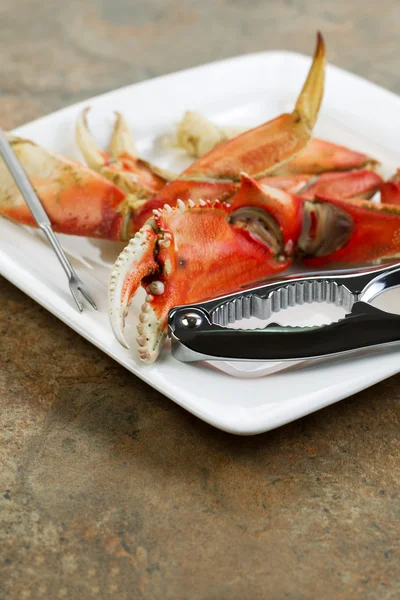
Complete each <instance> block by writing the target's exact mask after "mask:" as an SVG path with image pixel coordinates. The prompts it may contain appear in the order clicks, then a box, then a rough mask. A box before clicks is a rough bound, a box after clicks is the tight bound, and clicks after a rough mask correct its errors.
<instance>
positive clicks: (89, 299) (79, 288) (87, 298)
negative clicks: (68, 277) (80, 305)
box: [78, 281, 97, 310]
mask: <svg viewBox="0 0 400 600" xmlns="http://www.w3.org/2000/svg"><path fill="white" fill-rule="evenodd" d="M78 290H79V291H80V293H81V294H82V296H83V297H84V298H85V299H86V300H87V301H88V302H89V304H90V306H92V307H93V308H94V310H97V306H96V304H95V303H94V301H93V300H92V298H91V297H90V296H89V294H88V293H87V291H86V290H85V286H84V285H83V283H82V282H81V281H79V283H78Z"/></svg>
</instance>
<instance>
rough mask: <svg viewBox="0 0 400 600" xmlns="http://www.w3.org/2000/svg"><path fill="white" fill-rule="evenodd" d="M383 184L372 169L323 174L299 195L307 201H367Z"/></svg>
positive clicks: (310, 182)
mask: <svg viewBox="0 0 400 600" xmlns="http://www.w3.org/2000/svg"><path fill="white" fill-rule="evenodd" d="M382 183H383V180H382V177H381V176H380V175H379V174H378V173H375V171H371V170H370V169H359V170H352V171H344V172H339V173H337V172H334V173H323V174H322V175H320V176H319V177H318V178H317V179H316V181H314V182H313V181H312V180H310V181H309V185H308V187H307V186H306V189H305V191H300V192H299V193H300V195H301V196H302V197H303V198H306V199H307V200H312V199H313V198H314V197H316V196H329V197H331V198H344V199H345V198H366V199H367V198H371V197H372V196H373V195H374V194H375V192H377V191H378V190H379V189H380V187H381V185H382ZM272 185H273V184H272Z"/></svg>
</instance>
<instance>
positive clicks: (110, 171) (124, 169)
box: [75, 108, 175, 205]
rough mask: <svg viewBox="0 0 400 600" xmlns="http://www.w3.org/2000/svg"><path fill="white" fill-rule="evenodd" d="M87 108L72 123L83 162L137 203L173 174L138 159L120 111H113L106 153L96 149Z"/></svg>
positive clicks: (150, 194) (157, 190)
mask: <svg viewBox="0 0 400 600" xmlns="http://www.w3.org/2000/svg"><path fill="white" fill-rule="evenodd" d="M88 112H89V108H86V109H85V110H84V111H83V112H82V113H81V114H80V115H79V118H78V120H77V124H76V131H75V133H76V141H77V144H78V146H79V148H80V150H81V152H82V155H83V157H84V159H85V161H86V163H87V165H88V166H89V167H90V168H91V169H93V170H94V171H97V172H98V173H100V174H101V175H103V177H105V178H106V179H108V180H109V181H111V182H113V183H114V184H115V185H117V186H118V187H120V188H121V189H122V190H123V191H124V192H125V193H126V194H131V195H132V196H133V197H134V198H136V199H137V201H138V203H139V205H140V202H141V201H142V202H143V201H145V200H146V199H147V198H151V197H152V196H154V194H156V193H158V192H159V191H161V190H162V189H163V187H164V186H165V185H166V183H167V182H168V181H171V180H172V179H174V178H175V175H174V174H172V173H169V172H168V171H165V170H162V169H160V168H159V167H156V166H155V165H152V164H151V163H149V162H147V161H145V160H143V159H141V158H139V156H138V154H137V151H136V148H135V144H134V141H133V137H132V133H131V131H130V129H129V127H128V124H127V122H126V121H125V119H124V117H123V116H122V115H121V113H119V112H116V113H115V114H116V119H115V125H114V130H113V133H112V136H111V140H110V147H109V153H107V152H104V151H103V150H100V149H99V148H98V147H97V145H96V142H95V140H94V139H93V137H92V135H91V133H90V131H89V128H88V123H87V115H88Z"/></svg>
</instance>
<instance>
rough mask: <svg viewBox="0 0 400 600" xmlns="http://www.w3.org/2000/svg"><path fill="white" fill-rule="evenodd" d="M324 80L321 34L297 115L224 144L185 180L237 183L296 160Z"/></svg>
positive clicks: (308, 136) (308, 132)
mask: <svg viewBox="0 0 400 600" xmlns="http://www.w3.org/2000/svg"><path fill="white" fill-rule="evenodd" d="M324 76H325V46H324V42H323V39H322V36H321V34H318V36H317V46H316V50H315V54H314V59H313V62H312V65H311V68H310V71H309V73H308V76H307V79H306V81H305V83H304V86H303V89H302V90H301V92H300V95H299V97H298V100H297V102H296V106H295V109H294V111H293V112H292V113H290V114H282V115H280V116H279V117H277V118H276V119H273V120H272V121H269V122H268V123H265V124H263V125H260V126H259V127H255V128H254V129H250V130H249V131H246V132H245V133H242V134H241V135H238V136H237V137H235V138H232V139H230V140H227V141H225V142H223V143H222V144H220V145H218V146H217V147H216V148H214V149H213V150H211V151H210V152H208V153H207V154H204V155H203V156H202V157H200V158H199V159H198V160H196V161H195V162H194V163H193V164H192V165H191V166H190V167H189V168H188V169H186V171H185V172H184V173H183V177H184V178H186V179H200V180H201V179H228V180H231V181H238V180H239V178H240V173H241V171H245V172H246V173H248V174H249V175H250V176H255V175H258V176H262V175H266V174H268V173H270V172H272V171H273V170H275V169H276V168H277V167H278V166H280V165H282V164H283V163H285V162H286V161H288V160H290V159H291V158H293V156H294V155H295V154H297V153H298V152H300V151H301V150H302V149H303V148H304V147H305V146H306V145H307V144H308V142H309V141H310V139H311V134H312V129H313V127H314V124H315V121H316V119H317V116H318V112H319V108H320V104H321V100H322V96H323V89H324ZM303 172H307V171H303Z"/></svg>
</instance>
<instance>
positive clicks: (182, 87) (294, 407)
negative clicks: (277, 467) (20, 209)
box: [0, 52, 400, 435]
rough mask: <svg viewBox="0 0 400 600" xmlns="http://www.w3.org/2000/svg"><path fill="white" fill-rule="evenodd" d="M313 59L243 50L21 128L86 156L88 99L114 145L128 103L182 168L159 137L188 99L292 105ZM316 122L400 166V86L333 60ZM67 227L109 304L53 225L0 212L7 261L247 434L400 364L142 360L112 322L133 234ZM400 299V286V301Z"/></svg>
mask: <svg viewBox="0 0 400 600" xmlns="http://www.w3.org/2000/svg"><path fill="white" fill-rule="evenodd" d="M309 65H310V59H309V58H306V57H304V56H301V55H298V54H292V53H287V52H268V53H260V54H252V55H247V56H242V57H238V58H233V59H230V60H225V61H221V62H217V63H213V64H210V65H206V66H202V67H198V68H194V69H190V70H187V71H181V72H179V73H175V74H172V75H168V76H165V77H159V78H157V79H153V80H150V81H146V82H144V83H139V84H136V85H133V86H129V87H126V88H123V89H120V90H116V91H113V92H110V93H108V94H104V95H102V96H99V97H96V98H92V99H90V100H88V101H86V102H84V103H81V104H77V105H74V106H71V107H69V108H66V109H63V110H60V111H58V112H55V113H53V114H51V115H48V116H46V117H43V118H41V119H38V120H36V121H34V122H32V123H29V124H27V125H24V126H23V127H20V128H18V130H16V133H18V134H19V135H21V136H22V137H27V138H30V139H32V140H34V141H36V142H37V143H39V144H41V145H43V146H45V147H47V148H50V149H54V150H56V151H58V152H61V153H64V154H66V155H68V156H72V157H75V158H78V159H80V156H79V154H78V152H77V149H76V146H75V143H74V127H75V122H76V117H77V115H78V113H79V111H80V110H81V109H82V108H83V107H84V106H87V105H89V106H91V107H92V109H93V110H92V112H91V114H90V124H91V128H92V130H93V131H94V132H95V134H96V136H97V138H98V142H99V143H100V144H102V145H106V143H107V140H108V136H109V134H110V130H111V125H112V122H113V111H114V110H120V111H121V112H122V113H123V114H124V115H125V117H126V118H127V120H128V122H129V123H130V125H131V127H132V130H133V132H134V135H135V139H136V142H137V147H138V149H139V151H140V153H141V155H142V156H143V157H145V158H148V159H150V160H152V161H154V162H156V163H158V164H159V165H160V166H163V167H167V168H170V169H171V170H177V171H178V170H180V169H182V168H183V167H184V166H185V161H186V163H187V162H188V161H187V159H184V158H182V156H180V155H179V153H177V152H175V151H171V150H170V149H166V148H165V146H163V145H162V144H161V143H160V142H159V137H160V136H162V135H163V134H165V133H166V132H171V130H172V127H173V124H174V122H177V121H178V120H179V119H180V118H181V117H182V115H183V113H184V111H185V110H188V109H190V110H199V111H200V112H202V113H203V114H205V115H206V116H208V117H210V118H211V119H213V120H214V121H216V122H219V123H221V124H226V125H233V126H242V127H250V126H254V125H257V124H259V123H261V122H263V121H266V120H268V119H270V118H272V117H275V116H276V115H278V114H280V113H282V112H284V111H285V110H288V109H289V110H292V106H293V104H294V102H295V99H296V97H297V94H298V92H299V90H300V88H301V85H302V84H303V80H304V77H305V75H306V72H307V70H308V68H309ZM315 133H316V135H318V136H319V137H324V138H326V139H328V140H331V141H333V142H338V143H342V144H344V145H348V146H350V147H352V148H354V149H356V150H361V151H364V152H367V153H369V154H371V155H373V156H374V157H376V158H378V159H379V160H381V161H382V163H383V165H384V170H383V172H384V174H385V175H388V174H390V173H391V172H393V171H394V170H395V168H396V167H397V166H400V149H399V143H398V140H399V136H400V98H398V97H397V96H395V95H394V94H392V93H390V92H388V91H386V90H383V89H381V88H379V87H377V86H375V85H373V84H371V83H369V82H367V81H364V80H362V79H360V78H358V77H356V76H354V75H352V74H349V73H346V72H344V71H342V70H340V69H338V68H336V67H332V66H329V67H328V70H327V81H326V91H325V97H324V101H323V107H322V111H321V115H320V118H319V121H318V124H317V127H316V129H315ZM157 140H158V141H157ZM60 239H61V242H62V244H63V246H64V248H65V249H66V251H67V252H68V254H69V257H70V259H71V261H72V262H73V264H74V266H75V267H76V269H77V271H78V274H79V275H80V276H81V277H82V279H83V280H84V281H85V282H87V284H88V285H89V288H90V290H91V292H93V295H94V296H95V299H96V302H97V304H98V307H99V311H98V312H94V311H92V310H89V309H87V310H85V311H84V313H83V314H79V313H78V312H77V310H76V309H75V307H74V305H73V303H72V301H71V298H70V295H69V290H68V287H67V285H66V280H65V276H64V274H63V272H62V271H61V268H60V266H59V264H58V263H57V260H56V259H55V258H54V256H53V254H52V251H51V250H50V249H49V247H48V246H47V244H46V243H45V242H44V240H43V238H42V236H41V235H40V234H39V233H38V232H37V231H34V230H32V229H28V228H24V227H20V226H18V225H16V224H14V223H12V222H9V221H7V220H6V219H0V272H1V273H2V274H3V275H4V276H5V277H6V278H7V279H9V280H10V281H11V282H13V283H14V284H15V285H16V286H18V287H19V288H20V289H21V290H23V291H24V292H25V293H26V294H28V295H29V296H31V297H32V298H33V299H35V300H36V301H37V302H39V303H40V304H41V305H42V306H44V307H45V308H46V309H47V310H49V311H50V312H52V313H53V314H54V315H56V316H57V317H58V318H60V319H61V320H62V321H64V322H65V323H66V324H67V325H69V326H70V327H72V328H73V329H74V330H75V331H77V332H78V333H80V334H81V335H82V336H83V337H85V338H86V339H88V340H89V341H90V342H92V343H93V344H95V345H96V346H98V347H99V348H100V349H101V350H103V351H104V352H106V353H107V354H109V355H110V356H111V357H112V358H114V359H115V360H117V361H118V362H119V363H121V364H122V365H124V366H125V367H126V368H127V369H129V370H130V371H131V372H132V373H134V374H135V375H137V376H138V377H140V378H141V379H143V380H144V381H146V382H147V383H148V384H150V385H151V386H153V387H154V388H156V389H157V390H159V391H160V392H162V393H163V394H165V395H166V396H168V397H169V398H171V399H172V400H174V401H175V402H177V403H178V404H180V405H181V406H183V407H184V408H186V409H187V410H189V411H190V412H192V413H193V414H195V415H197V416H198V417H199V418H201V419H203V420H204V421H207V422H208V423H210V424H212V425H214V426H215V427H218V428H220V429H223V430H226V431H229V432H232V433H236V434H242V435H244V434H256V433H260V432H263V431H267V430H270V429H273V428H275V427H278V426H280V425H282V424H284V423H288V422H289V421H293V420H294V419H297V418H299V417H302V416H304V415H306V414H309V413H311V412H313V411H316V410H318V409H320V408H323V407H324V406H327V405H329V404H331V403H333V402H337V401H338V400H341V399H342V398H345V397H347V396H349V395H350V394H353V393H355V392H358V391H359V390H362V389H364V388H366V387H368V386H370V385H373V384H374V383H377V382H378V381H381V380H382V379H385V378H386V377H389V376H391V375H393V374H394V373H397V372H398V371H399V370H400V351H398V350H393V349H392V350H385V351H383V350H379V351H375V352H371V353H369V354H368V355H364V356H358V357H353V358H343V359H340V358H336V359H335V360H330V361H324V362H320V363H318V364H316V363H314V364H313V363H308V364H306V365H305V364H303V365H302V366H301V368H291V369H285V370H283V371H281V372H277V373H274V374H272V375H271V374H270V375H268V376H263V377H260V375H265V374H266V373H267V372H268V371H271V366H270V365H269V366H267V367H266V366H265V365H262V366H260V365H259V364H255V365H247V367H246V368H245V367H244V365H235V364H233V363H231V364H228V363H227V364H223V365H219V369H220V370H219V371H218V370H214V369H212V368H210V367H209V366H206V365H195V364H182V363H180V362H178V361H176V360H175V359H174V358H172V356H171V355H170V354H169V352H168V351H166V352H164V353H163V354H162V356H161V357H160V359H159V360H158V361H157V362H156V363H155V364H153V365H143V364H141V363H140V362H139V360H138V357H137V355H136V354H133V355H131V354H130V353H129V351H127V350H125V349H124V348H122V347H121V346H120V345H119V344H118V342H117V341H116V340H115V339H114V336H113V334H112V332H111V329H110V326H109V322H108V315H107V293H106V287H107V282H108V278H109V274H110V270H111V268H112V265H113V262H114V260H115V258H116V257H117V255H118V253H119V252H120V250H121V249H122V247H123V245H122V244H118V243H111V242H102V241H93V240H88V239H82V238H77V237H68V236H60ZM396 301H398V296H397V294H396V293H395V292H393V293H392V302H394V303H396ZM138 306H140V300H135V302H134V304H133V306H132V310H131V315H132V316H133V318H134V317H135V316H137V314H138V312H137V309H138ZM292 310H297V309H292ZM278 366H279V365H278ZM275 367H276V365H273V366H272V370H273V369H274V368H275ZM221 369H222V371H225V372H222V371H221ZM232 375H236V376H234V377H233V376H232ZM238 375H239V377H238ZM134 384H135V382H134V380H132V385H134Z"/></svg>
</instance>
